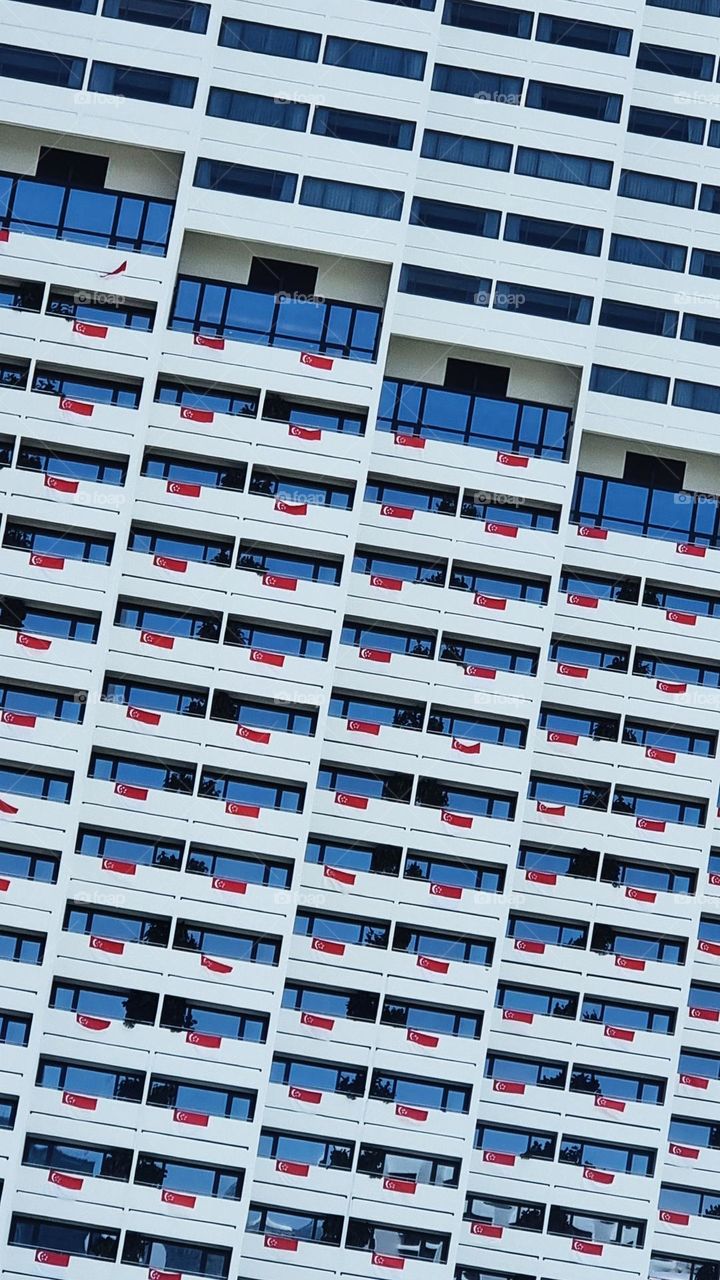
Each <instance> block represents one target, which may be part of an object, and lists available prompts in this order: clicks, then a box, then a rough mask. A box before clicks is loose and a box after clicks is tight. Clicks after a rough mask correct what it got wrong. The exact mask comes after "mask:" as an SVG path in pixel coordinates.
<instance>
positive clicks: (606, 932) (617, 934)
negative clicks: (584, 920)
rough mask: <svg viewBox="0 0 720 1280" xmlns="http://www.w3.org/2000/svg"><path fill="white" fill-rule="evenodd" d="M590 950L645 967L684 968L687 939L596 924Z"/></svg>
mask: <svg viewBox="0 0 720 1280" xmlns="http://www.w3.org/2000/svg"><path fill="white" fill-rule="evenodd" d="M590 949H591V950H592V951H597V952H598V953H599V954H601V955H614V956H628V957H630V958H633V959H638V960H640V961H642V962H643V963H644V962H645V961H648V960H650V961H654V962H659V963H660V964H675V965H682V964H684V963H685V958H686V955H687V942H686V941H685V939H684V938H672V937H670V938H668V937H658V936H657V935H655V934H651V933H639V932H637V931H632V930H628V929H623V928H621V927H620V926H618V927H615V926H613V925H609V924H596V925H595V926H594V928H593V935H592V941H591V943H590Z"/></svg>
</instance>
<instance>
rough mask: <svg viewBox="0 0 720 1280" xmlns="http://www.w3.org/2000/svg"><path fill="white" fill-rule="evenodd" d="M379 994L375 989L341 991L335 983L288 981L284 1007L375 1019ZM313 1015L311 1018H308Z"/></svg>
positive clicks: (309, 1020)
mask: <svg viewBox="0 0 720 1280" xmlns="http://www.w3.org/2000/svg"><path fill="white" fill-rule="evenodd" d="M379 1003H380V997H379V995H376V994H375V992H372V991H352V992H350V993H349V994H348V992H346V991H338V990H336V989H335V988H334V987H320V986H312V987H311V986H307V985H306V984H303V983H301V982H286V983H285V987H284V990H283V994H282V1007H283V1009H294V1010H295V1011H296V1012H297V1013H301V1014H302V1015H303V1016H302V1017H301V1024H302V1023H304V1022H305V1021H306V1019H305V1017H304V1015H305V1014H306V1013H308V1014H321V1015H325V1017H328V1018H331V1019H334V1018H348V1019H350V1020H352V1021H354V1022H375V1020H376V1018H377V1012H378V1005H379ZM311 1021H312V1019H311V1018H308V1019H307V1022H311Z"/></svg>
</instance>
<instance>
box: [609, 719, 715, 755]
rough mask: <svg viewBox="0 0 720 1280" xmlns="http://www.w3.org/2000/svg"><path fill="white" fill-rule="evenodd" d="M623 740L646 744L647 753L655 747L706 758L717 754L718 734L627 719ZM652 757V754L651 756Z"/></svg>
mask: <svg viewBox="0 0 720 1280" xmlns="http://www.w3.org/2000/svg"><path fill="white" fill-rule="evenodd" d="M623 742H630V743H632V744H633V745H636V746H644V747H645V748H646V755H647V754H648V752H652V750H653V749H654V748H658V749H659V750H660V751H663V750H665V751H671V752H675V751H678V752H682V753H683V754H684V755H694V756H704V757H705V758H706V759H709V758H711V757H712V756H714V755H715V750H716V747H717V735H716V734H714V733H703V732H702V731H701V730H698V729H682V728H679V727H678V728H675V726H670V725H668V727H667V729H666V728H665V726H663V725H653V724H645V723H644V722H643V721H641V720H631V719H630V718H629V717H628V718H626V720H625V725H624V727H623ZM651 758H652V756H651Z"/></svg>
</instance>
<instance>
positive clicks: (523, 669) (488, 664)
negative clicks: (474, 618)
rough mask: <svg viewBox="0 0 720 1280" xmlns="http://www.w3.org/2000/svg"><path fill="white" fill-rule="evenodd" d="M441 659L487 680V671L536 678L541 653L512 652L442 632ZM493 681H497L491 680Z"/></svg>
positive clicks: (500, 646)
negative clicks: (507, 672) (510, 672)
mask: <svg viewBox="0 0 720 1280" xmlns="http://www.w3.org/2000/svg"><path fill="white" fill-rule="evenodd" d="M438 656H439V659H440V661H441V662H453V663H455V664H456V665H458V666H462V667H464V668H465V674H466V675H467V676H469V677H477V678H478V679H483V678H486V673H487V672H488V671H490V672H493V671H512V672H514V673H515V674H516V675H521V676H534V675H536V674H537V664H538V656H539V655H538V652H537V650H535V649H510V648H509V647H506V646H504V645H494V644H483V643H482V642H480V641H476V640H470V639H466V638H465V637H464V636H455V635H452V634H450V633H449V632H443V636H442V640H441V645H440V653H439V655H438ZM490 679H493V680H494V679H495V677H494V676H492V675H491V676H490Z"/></svg>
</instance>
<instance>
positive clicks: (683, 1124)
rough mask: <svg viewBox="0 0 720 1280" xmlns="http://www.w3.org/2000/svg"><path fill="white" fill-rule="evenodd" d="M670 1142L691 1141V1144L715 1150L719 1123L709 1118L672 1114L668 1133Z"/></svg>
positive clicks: (717, 1146)
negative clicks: (691, 1117) (693, 1117)
mask: <svg viewBox="0 0 720 1280" xmlns="http://www.w3.org/2000/svg"><path fill="white" fill-rule="evenodd" d="M668 1138H669V1140H670V1142H671V1143H672V1142H679V1143H685V1142H688V1143H692V1145H693V1146H697V1147H704V1148H706V1149H708V1150H710V1151H717V1149H718V1148H719V1147H720V1125H717V1124H715V1123H714V1122H713V1121H710V1120H706V1121H703V1120H698V1119H689V1118H687V1117H685V1116H675V1115H674V1116H673V1117H672V1119H671V1121H670V1130H669V1133H668Z"/></svg>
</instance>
